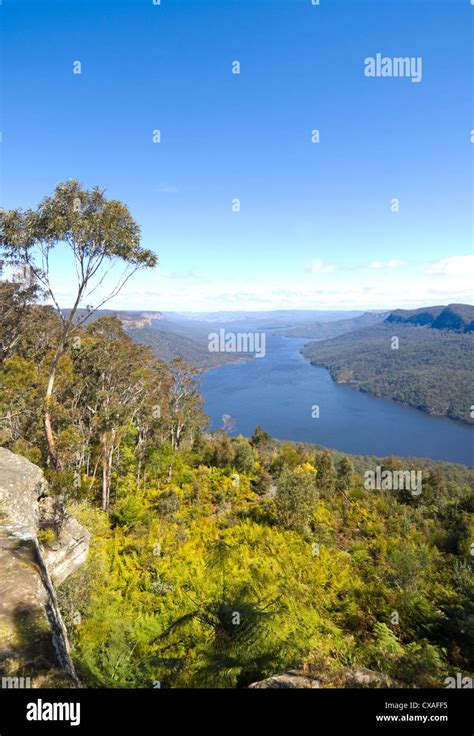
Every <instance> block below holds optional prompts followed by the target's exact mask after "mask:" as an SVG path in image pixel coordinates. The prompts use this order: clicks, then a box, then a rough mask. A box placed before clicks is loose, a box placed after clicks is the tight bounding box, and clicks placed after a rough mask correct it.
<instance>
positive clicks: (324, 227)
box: [0, 0, 474, 310]
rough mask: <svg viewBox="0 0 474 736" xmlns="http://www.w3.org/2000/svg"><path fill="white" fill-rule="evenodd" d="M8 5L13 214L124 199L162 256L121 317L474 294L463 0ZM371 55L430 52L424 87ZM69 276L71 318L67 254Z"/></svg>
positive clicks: (390, 303) (6, 152)
mask: <svg viewBox="0 0 474 736" xmlns="http://www.w3.org/2000/svg"><path fill="white" fill-rule="evenodd" d="M0 12H1V14H2V16H3V63H2V67H3V68H2V76H3V88H4V99H5V104H4V111H3V123H2V130H3V144H2V157H3V176H2V206H3V207H8V208H9V207H18V206H22V207H29V206H34V205H36V204H37V203H38V202H39V201H40V199H41V198H42V197H43V196H44V195H45V194H47V193H50V192H51V191H52V190H53V189H54V186H55V185H56V183H57V182H59V181H62V180H65V179H68V178H75V179H79V180H81V181H82V182H83V183H84V184H85V185H86V186H92V185H95V184H98V185H100V186H102V187H104V188H105V189H107V193H108V196H110V197H113V198H117V199H120V200H122V201H124V202H126V203H127V204H128V206H129V207H130V209H131V211H132V214H133V215H134V216H135V218H136V219H137V220H138V222H139V223H140V224H141V227H142V233H143V244H144V245H145V246H147V247H151V248H153V249H154V250H156V252H157V253H158V256H159V260H160V266H159V269H158V270H157V271H155V272H153V273H146V274H139V275H137V276H136V277H135V279H134V280H133V281H132V282H129V284H128V285H127V286H126V288H125V289H124V291H123V292H122V293H121V294H120V296H119V297H117V298H116V299H115V300H114V302H113V303H112V306H115V307H117V308H134V309H139V308H146V309H165V310H166V309H176V310H204V309H209V310H216V309H233V308H235V309H239V310H240V309H277V308H295V309H298V308H300V309H310V308H317V309H324V308H326V307H327V308H328V309H333V308H342V309H344V308H347V309H352V308H356V309H370V308H390V307H397V306H419V305H422V304H425V303H431V304H435V303H447V302H449V301H472V287H471V284H472V269H473V260H474V257H473V255H472V234H473V232H472V230H473V221H472V214H471V213H472V195H473V181H472V156H473V150H474V149H473V144H472V143H471V140H470V133H471V129H474V115H473V104H472V103H473V91H472V90H473V87H472V25H473V18H474V7H473V6H471V5H470V2H469V0H445V1H442V0H438V1H436V0H430V1H429V2H422V1H417V0H409V1H408V0H407V1H406V2H404V1H403V0H371V1H370V2H356V0H347V1H345V0H320V5H319V6H313V5H312V2H311V0H161V4H160V5H158V6H156V5H154V4H153V2H152V0H130V1H129V0H122V1H121V2H120V1H118V0H116V1H114V2H101V0H93V1H92V0H81V1H80V2H79V1H75V2H71V1H70V0H56V1H52V0H43V1H42V2H37V1H36V2H28V0H3V5H2V8H1V11H0ZM377 53H381V54H382V55H383V56H387V57H421V59H422V70H423V76H422V80H421V82H419V83H413V82H412V80H411V79H410V78H393V77H388V78H367V77H366V76H365V75H364V59H366V58H367V57H375V55H376V54H377ZM236 60H238V61H239V62H240V64H241V73H240V74H239V75H235V74H232V62H233V61H236ZM75 61H80V62H81V67H82V68H81V74H80V75H77V74H73V62H75ZM156 129H159V130H160V131H161V143H159V144H156V143H153V131H154V130H156ZM314 129H318V130H319V131H320V142H319V143H317V144H315V143H312V141H311V131H312V130H314ZM234 198H239V199H240V203H241V210H240V212H233V211H232V200H233V199H234ZM394 198H397V199H398V200H399V212H393V211H392V200H393V199H394ZM55 276H56V283H57V289H58V292H59V294H60V299H61V302H62V304H63V305H64V306H66V305H68V303H69V302H70V298H71V294H72V292H73V282H72V281H71V278H72V273H71V271H70V264H69V263H68V262H67V260H66V259H65V258H63V257H61V256H60V255H59V253H58V258H57V261H56V264H55ZM106 286H107V283H106V284H105V285H104V289H105V288H106Z"/></svg>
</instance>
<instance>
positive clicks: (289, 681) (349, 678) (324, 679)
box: [249, 667, 397, 689]
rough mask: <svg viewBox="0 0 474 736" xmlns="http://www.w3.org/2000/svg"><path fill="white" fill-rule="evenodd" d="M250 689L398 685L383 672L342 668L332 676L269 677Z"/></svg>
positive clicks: (299, 673) (291, 674) (292, 673)
mask: <svg viewBox="0 0 474 736" xmlns="http://www.w3.org/2000/svg"><path fill="white" fill-rule="evenodd" d="M249 687H250V688H258V689H261V688H270V689H275V688H286V689H288V688H298V689H302V688H320V687H321V688H324V687H339V688H361V687H368V688H390V687H391V688H393V687H397V684H396V683H395V682H394V681H393V680H392V679H391V678H390V677H388V676H387V675H384V674H383V673H382V672H375V671H374V670H369V669H367V668H365V667H361V668H359V669H356V668H352V667H340V668H339V669H338V670H337V672H335V673H333V674H332V675H331V676H330V675H327V674H319V673H317V672H306V671H300V670H290V671H289V672H285V673H283V674H282V675H274V676H272V677H267V678H266V679H265V680H260V681H259V682H253V683H252V684H251V685H249Z"/></svg>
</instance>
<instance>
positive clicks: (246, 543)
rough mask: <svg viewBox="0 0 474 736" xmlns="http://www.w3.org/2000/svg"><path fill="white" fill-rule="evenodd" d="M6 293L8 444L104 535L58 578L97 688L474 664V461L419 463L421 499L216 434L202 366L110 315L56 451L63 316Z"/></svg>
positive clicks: (416, 676) (68, 367) (404, 674)
mask: <svg viewBox="0 0 474 736" xmlns="http://www.w3.org/2000/svg"><path fill="white" fill-rule="evenodd" d="M1 293H2V294H3V295H4V296H5V295H6V293H7V295H8V303H9V304H10V305H12V306H11V308H10V309H9V310H6V309H5V308H3V309H2V311H1V320H2V335H3V336H4V342H3V354H2V363H1V394H0V396H1V401H0V414H1V438H0V439H1V444H3V445H4V446H6V447H8V448H11V449H12V450H14V451H15V452H17V453H20V454H24V455H25V456H26V457H28V458H30V459H32V460H33V461H35V462H36V463H38V464H40V465H41V466H42V467H43V468H45V470H46V473H47V477H48V479H49V481H50V483H51V485H52V488H53V490H55V492H56V493H57V494H58V498H61V499H63V502H64V503H66V505H67V507H68V508H69V509H70V510H71V511H73V512H74V514H75V515H76V517H77V518H78V519H79V520H80V521H81V522H82V523H83V524H84V525H85V526H86V527H87V528H88V529H89V530H90V532H91V535H92V536H91V552H90V556H89V559H88V562H87V563H86V565H84V566H83V567H82V568H81V569H80V570H79V571H78V572H77V573H75V574H74V575H73V576H72V577H71V578H70V579H69V580H68V581H67V582H66V583H65V584H64V585H63V586H62V587H61V588H60V589H59V596H60V602H61V607H62V611H63V614H64V617H65V620H66V622H67V625H68V628H69V631H70V635H71V637H72V639H73V642H74V646H75V649H74V659H75V663H76V666H77V669H78V673H79V675H80V678H81V680H82V682H83V683H84V684H85V685H88V686H94V687H95V686H97V687H119V686H130V687H152V686H153V685H154V684H155V686H156V682H157V681H159V682H160V684H161V686H162V687H176V686H183V687H209V686H217V687H229V686H230V687H244V686H247V685H249V684H250V683H251V682H254V681H256V680H259V679H262V678H264V677H266V676H268V675H272V674H275V673H278V672H281V671H284V670H285V669H287V668H289V667H300V666H304V667H305V668H306V670H307V671H309V672H313V673H315V674H316V675H317V677H318V679H319V681H320V683H321V685H322V686H344V685H346V684H347V672H348V671H353V670H357V668H360V667H366V668H369V669H370V670H374V671H376V672H378V673H381V675H380V676H383V677H385V678H387V679H386V682H389V683H391V684H400V685H403V686H407V687H412V686H443V684H444V680H445V678H446V677H448V676H449V675H451V674H452V673H457V672H462V673H465V674H468V673H472V670H473V657H474V607H473V593H474V587H473V586H474V583H473V576H472V556H471V554H470V552H471V549H470V548H471V545H472V534H473V527H472V511H473V497H472V489H471V487H470V484H469V481H470V478H471V473H470V471H468V470H467V469H462V468H461V467H456V466H444V465H443V464H437V463H428V464H427V463H426V461H425V462H420V463H419V465H418V466H417V465H416V463H417V461H411V460H410V463H411V467H421V468H423V477H424V480H423V493H422V494H421V496H419V497H414V496H413V495H412V494H410V493H409V492H403V491H368V490H366V489H365V488H364V485H363V475H362V474H363V472H364V469H365V470H367V469H368V468H371V467H373V464H374V463H375V462H379V461H376V460H375V459H367V458H355V459H354V462H352V461H351V459H350V458H348V457H345V456H343V455H341V454H340V453H335V454H331V453H329V452H327V451H325V450H324V449H321V448H318V449H313V448H310V447H304V446H302V445H301V446H297V445H292V444H285V443H277V442H274V441H273V440H271V438H270V437H268V435H267V434H266V433H265V432H263V431H262V430H260V429H259V428H257V430H256V432H255V434H254V436H253V437H252V438H251V439H250V440H249V439H245V438H242V437H239V438H236V439H232V440H231V439H230V438H229V437H228V436H227V435H226V434H225V433H224V432H223V431H220V432H217V433H215V434H213V435H209V434H206V418H205V416H204V415H203V413H202V411H201V398H200V395H199V392H198V387H197V386H196V384H195V375H194V374H193V371H192V370H190V369H189V368H187V367H186V366H185V365H184V364H183V363H182V362H181V361H174V362H172V363H171V364H168V365H167V364H165V363H163V362H160V361H157V360H156V359H155V358H154V356H153V354H152V352H151V351H150V349H148V348H146V347H143V346H139V345H135V344H134V343H132V342H131V340H130V338H129V337H128V336H127V335H126V333H125V332H124V331H123V328H122V326H121V324H120V322H119V320H117V318H114V317H103V318H100V319H98V320H96V321H95V322H93V323H92V324H90V325H88V326H84V327H83V328H82V329H81V331H80V333H79V334H76V335H75V339H74V340H72V341H71V343H70V344H68V345H67V346H66V348H65V352H64V354H63V355H62V357H61V359H60V360H59V364H58V370H57V377H56V384H55V392H54V397H53V400H52V402H51V404H50V411H51V423H52V427H53V429H54V437H55V447H56V451H57V455H56V458H55V461H54V463H52V462H51V458H50V453H49V448H48V442H47V440H46V437H45V433H44V423H43V414H44V395H45V391H46V384H47V380H48V374H49V366H50V362H51V360H52V358H53V354H54V344H55V341H56V339H57V335H58V334H59V332H60V327H61V326H60V323H59V322H60V321H59V319H58V317H57V315H55V314H54V312H52V311H51V310H49V309H48V308H45V307H41V306H37V305H35V304H34V302H33V301H32V299H31V297H32V295H31V293H29V292H28V291H23V292H22V290H21V289H20V288H19V287H18V286H12V285H7V284H2V285H1ZM3 304H5V301H4V302H3ZM7 336H9V339H6V338H7ZM77 338H78V339H77ZM112 355H113V356H114V359H113V361H111V360H110V356H112ZM406 462H407V461H406V460H404V461H403V467H405V465H406ZM354 463H355V465H356V467H357V471H358V472H356V469H355V468H354ZM383 467H384V468H385V469H397V468H402V461H401V460H397V459H396V458H388V459H386V460H384V461H383ZM451 467H452V469H451ZM449 478H451V480H450V479H449ZM452 478H455V480H452ZM60 524H61V520H60V519H57V520H56V521H55V523H54V524H52V525H51V528H49V529H47V530H44V531H43V535H42V542H43V545H45V546H46V547H47V545H49V544H54V540H55V538H56V535H57V534H58V530H59V528H60Z"/></svg>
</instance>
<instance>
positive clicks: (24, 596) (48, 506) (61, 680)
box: [0, 448, 89, 687]
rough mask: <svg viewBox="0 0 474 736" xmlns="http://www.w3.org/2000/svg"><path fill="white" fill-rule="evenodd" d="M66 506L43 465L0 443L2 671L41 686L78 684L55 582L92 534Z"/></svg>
mask: <svg viewBox="0 0 474 736" xmlns="http://www.w3.org/2000/svg"><path fill="white" fill-rule="evenodd" d="M60 506H61V505H60V504H58V503H57V502H56V501H55V499H53V498H50V497H48V486H47V483H46V481H45V479H44V477H43V473H42V471H41V470H40V468H38V467H37V466H36V465H33V464H32V463H30V462H29V461H28V460H26V459H25V458H23V457H19V456H18V455H14V454H13V453H12V452H10V451H9V450H5V449H4V448H0V678H17V677H23V678H30V680H31V684H32V686H34V685H37V686H38V687H40V686H42V687H48V686H51V687H58V686H63V687H67V686H74V684H76V685H77V684H79V683H78V679H77V676H76V673H75V670H74V665H73V662H72V659H71V654H70V648H69V641H68V636H67V631H66V628H65V626H64V623H63V621H62V618H61V613H60V611H59V607H58V604H57V600H56V593H55V589H54V586H55V585H59V584H60V583H61V582H63V580H65V579H66V577H67V576H68V575H70V574H71V573H72V572H74V570H76V569H77V567H78V566H79V565H81V564H82V563H83V562H84V560H85V559H86V557H87V552H88V548H89V534H88V532H87V531H86V530H85V529H84V528H83V527H81V526H80V524H78V522H77V521H76V520H75V519H73V518H72V517H70V516H68V515H67V514H65V513H64V510H63V509H62V508H60ZM53 527H54V528H55V529H56V535H55V539H54V541H52V542H51V543H49V544H48V545H46V546H44V547H43V546H42V545H41V544H40V543H39V541H38V532H39V531H40V529H45V528H47V529H51V528H53ZM2 684H3V681H2V679H0V687H1V686H2Z"/></svg>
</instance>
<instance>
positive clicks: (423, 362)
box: [302, 321, 474, 424]
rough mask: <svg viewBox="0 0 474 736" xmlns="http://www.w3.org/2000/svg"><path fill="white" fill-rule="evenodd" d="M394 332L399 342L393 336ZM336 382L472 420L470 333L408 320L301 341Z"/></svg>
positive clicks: (307, 354) (473, 357) (473, 356)
mask: <svg viewBox="0 0 474 736" xmlns="http://www.w3.org/2000/svg"><path fill="white" fill-rule="evenodd" d="M393 337H396V338H398V348H396V347H392V345H394V346H396V345H397V343H396V342H392V338H393ZM302 352H303V355H304V356H305V357H306V358H308V359H309V360H310V361H311V362H312V363H313V364H314V365H322V366H324V367H325V368H328V369H329V371H330V373H331V375H332V377H333V378H334V380H335V381H337V382H338V383H349V384H350V385H351V386H353V387H354V388H357V389H360V390H361V391H368V392H369V393H372V394H375V395H376V396H383V397H384V398H386V399H393V400H395V401H401V402H402V403H404V404H409V405H410V406H414V407H416V408H417V409H421V410H422V411H425V412H427V413H429V414H438V415H441V416H447V417H451V418H452V419H460V420H461V421H463V422H467V423H470V424H472V423H473V422H474V420H473V419H472V417H471V405H472V403H473V402H472V396H474V391H473V389H474V382H473V378H472V365H473V361H474V335H473V334H472V333H464V334H460V333H456V332H451V331H447V330H438V329H432V328H430V327H421V326H414V325H412V324H408V323H406V322H405V323H400V322H397V323H393V322H387V321H386V322H384V323H383V324H380V325H375V326H373V327H369V328H365V329H363V330H358V331H357V332H355V333H350V334H346V335H342V336H340V337H336V338H334V339H333V340H325V341H322V342H312V343H309V344H308V345H305V347H304V348H303V351H302Z"/></svg>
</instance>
